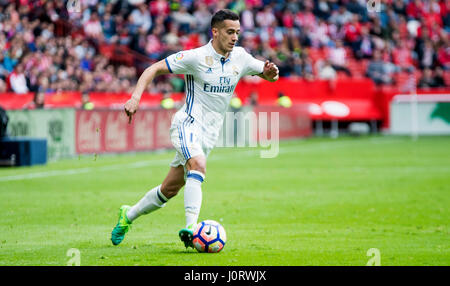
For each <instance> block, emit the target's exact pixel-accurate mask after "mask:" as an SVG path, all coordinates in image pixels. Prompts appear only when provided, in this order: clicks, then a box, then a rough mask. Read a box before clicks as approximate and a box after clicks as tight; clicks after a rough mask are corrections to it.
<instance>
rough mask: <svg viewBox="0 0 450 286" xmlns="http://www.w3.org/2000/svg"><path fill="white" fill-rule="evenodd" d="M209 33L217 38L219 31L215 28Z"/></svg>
mask: <svg viewBox="0 0 450 286" xmlns="http://www.w3.org/2000/svg"><path fill="white" fill-rule="evenodd" d="M211 32H212V34H213V36H217V35H218V34H219V29H217V27H213V28H212V29H211Z"/></svg>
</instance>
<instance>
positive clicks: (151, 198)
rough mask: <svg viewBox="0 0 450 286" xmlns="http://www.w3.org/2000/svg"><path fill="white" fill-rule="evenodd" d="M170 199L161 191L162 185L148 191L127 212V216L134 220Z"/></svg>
mask: <svg viewBox="0 0 450 286" xmlns="http://www.w3.org/2000/svg"><path fill="white" fill-rule="evenodd" d="M167 201H168V199H167V198H166V197H165V196H164V195H163V194H162V192H161V185H159V186H157V187H155V188H153V189H151V190H150V191H148V192H147V193H146V194H145V196H144V197H143V198H142V199H141V200H140V201H139V202H138V203H137V204H135V205H134V206H132V207H131V208H130V209H129V210H128V212H127V218H128V220H130V221H133V220H135V219H137V218H138V217H140V216H141V215H143V214H149V213H151V212H153V211H155V210H159V209H160V208H162V207H164V206H165V205H166V202H167Z"/></svg>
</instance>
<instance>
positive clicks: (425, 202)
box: [0, 136, 450, 266]
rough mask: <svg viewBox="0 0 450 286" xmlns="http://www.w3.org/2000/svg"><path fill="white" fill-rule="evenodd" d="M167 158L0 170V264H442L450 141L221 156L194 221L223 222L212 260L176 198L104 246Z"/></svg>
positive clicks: (446, 247) (328, 142)
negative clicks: (220, 246)
mask: <svg viewBox="0 0 450 286" xmlns="http://www.w3.org/2000/svg"><path fill="white" fill-rule="evenodd" d="M173 152H174V151H168V152H161V153H136V154H122V155H98V156H94V155H90V156H81V157H76V158H73V159H70V160H61V161H58V162H51V163H49V164H47V165H46V166H36V167H25V168H2V169H0V202H1V206H2V208H1V209H2V211H1V218H0V220H1V223H0V265H67V263H68V261H69V260H70V257H69V256H67V251H68V250H69V249H71V248H76V249H78V250H79V251H80V263H81V265H189V266H195V265H245V266H249V265H361V266H363V265H366V264H367V262H368V261H369V259H371V256H368V255H367V252H368V250H369V249H371V248H376V249H378V250H379V254H380V255H379V258H380V262H381V265H450V236H449V222H450V137H421V138H419V140H418V141H412V140H411V139H410V138H407V137H384V136H376V137H360V138H353V137H342V138H339V139H326V138H310V139H304V140H292V141H285V142H281V144H280V153H279V155H278V156H277V157H276V158H273V159H262V158H260V156H259V154H260V153H259V152H260V149H257V148H235V149H231V148H218V149H215V150H214V151H213V152H212V153H211V155H210V157H209V160H208V166H207V174H206V181H205V183H204V184H203V205H202V210H201V214H200V219H201V220H203V219H213V220H217V221H219V222H221V223H222V224H223V226H224V227H225V229H226V231H227V236H228V241H227V244H226V245H225V248H224V250H223V251H222V252H220V253H218V254H200V253H197V252H196V251H195V250H192V249H188V250H186V249H185V248H184V246H183V244H182V242H181V241H179V239H178V230H179V229H181V228H182V227H183V226H184V208H183V192H182V191H181V192H180V194H179V195H178V196H176V197H175V198H173V199H172V200H171V201H170V202H169V203H168V204H167V206H166V207H165V208H163V209H161V210H159V211H157V212H154V213H152V214H150V215H147V216H143V217H141V218H139V219H138V220H136V221H135V222H134V223H133V228H132V229H131V231H130V232H129V233H128V234H127V236H126V238H125V240H124V241H123V242H122V244H121V245H119V246H113V245H112V244H111V242H110V233H111V230H112V228H113V226H114V225H115V224H116V222H117V214H118V209H119V207H120V206H121V205H122V204H134V203H136V202H137V201H138V200H139V199H140V198H141V197H142V196H143V195H144V194H145V193H146V192H147V190H149V189H150V188H152V187H154V186H156V185H158V184H159V183H160V182H161V180H162V179H163V178H164V176H165V175H166V174H167V171H168V168H169V167H168V164H169V162H170V161H171V160H172V158H173V154H174V153H173Z"/></svg>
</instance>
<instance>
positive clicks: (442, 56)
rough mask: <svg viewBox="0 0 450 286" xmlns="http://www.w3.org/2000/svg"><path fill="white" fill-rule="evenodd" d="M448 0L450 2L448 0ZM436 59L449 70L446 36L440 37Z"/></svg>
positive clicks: (448, 49) (449, 54) (449, 61)
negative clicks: (440, 41)
mask: <svg viewBox="0 0 450 286" xmlns="http://www.w3.org/2000/svg"><path fill="white" fill-rule="evenodd" d="M448 2H449V3H450V1H448ZM449 14H450V13H449ZM437 60H438V64H439V66H441V67H442V68H443V69H444V70H446V71H449V70H450V45H449V44H448V38H447V37H445V38H443V39H442V43H441V45H440V46H439V49H438V51H437Z"/></svg>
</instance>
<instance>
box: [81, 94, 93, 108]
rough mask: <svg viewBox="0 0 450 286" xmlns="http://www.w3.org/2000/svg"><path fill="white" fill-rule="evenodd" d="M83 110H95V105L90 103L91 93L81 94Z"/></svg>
mask: <svg viewBox="0 0 450 286" xmlns="http://www.w3.org/2000/svg"><path fill="white" fill-rule="evenodd" d="M81 108H83V109H85V110H92V109H94V103H92V102H91V101H90V97H89V93H88V92H83V93H82V94H81Z"/></svg>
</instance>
